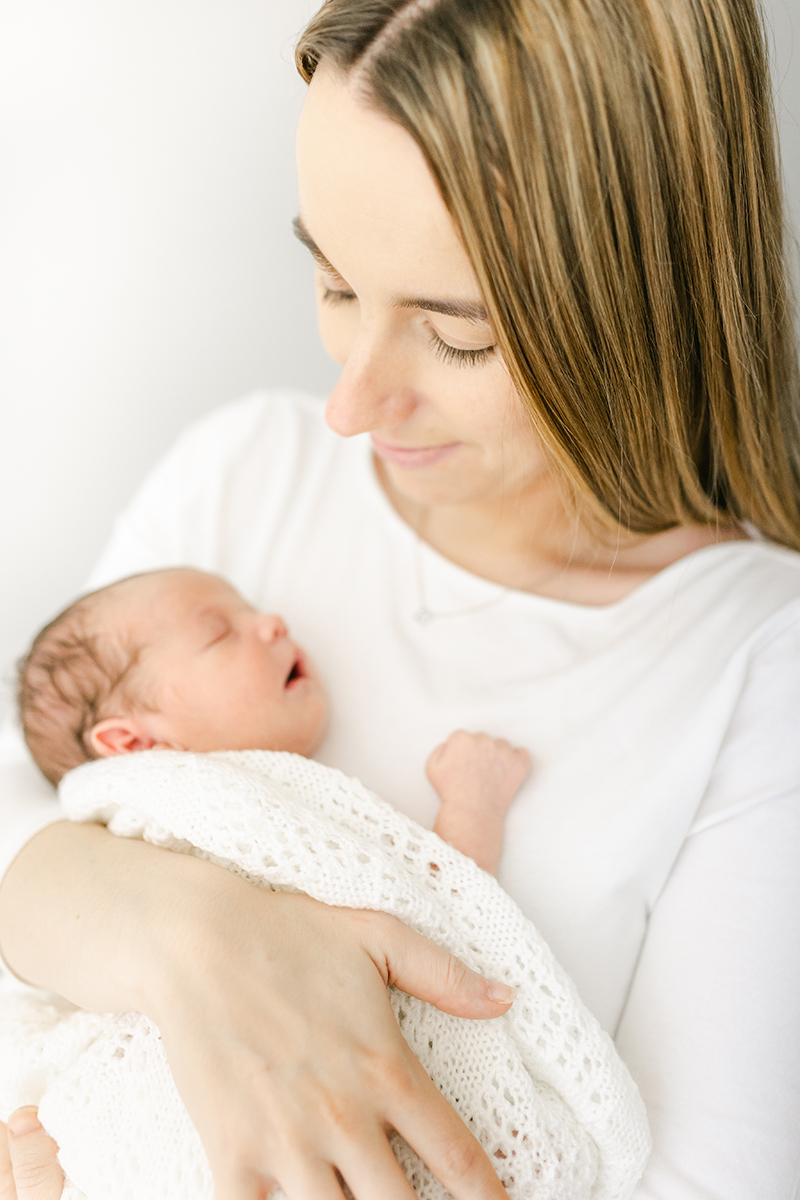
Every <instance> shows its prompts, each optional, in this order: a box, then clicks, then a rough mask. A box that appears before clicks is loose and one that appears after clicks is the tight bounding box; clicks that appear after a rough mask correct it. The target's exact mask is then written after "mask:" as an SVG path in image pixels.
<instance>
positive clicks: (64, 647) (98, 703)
mask: <svg viewBox="0 0 800 1200" xmlns="http://www.w3.org/2000/svg"><path fill="white" fill-rule="evenodd" d="M130 578H138V576H131V577H130ZM127 582H128V580H127V579H123V580H120V581H119V582H118V583H113V584H110V585H109V586H108V587H104V588H100V589H99V590H98V591H96V592H91V593H90V594H89V595H88V596H82V597H81V598H80V599H79V600H76V601H75V603H74V604H71V605H70V606H69V608H66V609H65V610H64V611H63V612H62V613H59V615H58V616H57V617H55V618H54V619H53V620H52V621H50V623H49V624H48V625H45V627H44V629H42V630H41V631H40V632H39V633H38V634H37V635H36V637H35V639H34V641H33V644H32V646H31V648H30V650H29V651H28V653H27V655H26V656H25V657H24V658H23V659H22V660H21V662H20V663H19V666H18V693H17V694H18V700H19V716H20V722H21V724H22V731H23V733H24V735H25V741H26V742H27V744H28V748H29V749H30V752H31V754H32V755H33V758H34V760H35V762H36V763H37V765H38V767H39V769H40V770H41V772H42V774H43V775H45V776H46V777H47V778H48V779H49V780H50V782H51V783H53V784H57V783H58V782H59V780H60V779H61V777H62V775H65V774H66V772H67V771H69V770H71V769H72V768H73V767H77V766H80V764H81V763H84V762H89V761H91V760H92V759H94V758H97V757H98V755H97V753H96V752H95V750H94V749H93V747H92V745H91V743H90V742H89V739H88V734H89V733H90V732H91V730H92V729H93V727H94V726H95V725H96V724H97V722H98V721H102V720H103V719H104V718H106V717H111V716H116V715H117V712H118V711H119V710H120V709H121V710H122V711H127V710H129V709H130V708H131V707H132V705H134V704H135V705H136V706H138V707H140V708H141V707H142V698H141V696H139V695H136V696H134V692H133V680H132V676H133V674H134V672H135V667H136V665H137V663H138V661H139V657H140V655H141V652H142V649H143V647H142V646H136V645H133V644H132V643H131V641H130V640H126V638H125V635H124V634H122V633H119V632H116V631H115V632H114V633H113V634H110V633H108V632H105V631H103V632H101V631H100V630H99V629H98V628H97V620H96V618H97V615H98V610H99V609H100V608H101V607H102V606H103V604H104V603H105V601H107V600H108V599H110V598H111V597H112V595H113V593H114V592H116V591H117V590H118V589H120V588H122V587H123V586H124V585H125V584H126V583H127Z"/></svg>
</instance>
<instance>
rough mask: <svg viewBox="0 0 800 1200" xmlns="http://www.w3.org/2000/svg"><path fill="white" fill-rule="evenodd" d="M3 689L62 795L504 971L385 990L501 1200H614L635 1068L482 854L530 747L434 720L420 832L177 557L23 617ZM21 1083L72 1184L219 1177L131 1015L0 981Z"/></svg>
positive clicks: (229, 609)
mask: <svg viewBox="0 0 800 1200" xmlns="http://www.w3.org/2000/svg"><path fill="white" fill-rule="evenodd" d="M20 702H21V705H20V706H21V716H22V721H23V725H24V729H25V735H26V739H27V741H28V745H29V746H30V748H31V750H32V752H33V754H34V757H35V758H36V761H37V762H38V763H39V766H40V767H41V769H42V770H43V771H44V773H45V775H47V777H48V779H50V780H51V781H52V782H54V783H56V782H59V780H60V783H59V795H60V798H61V801H62V805H63V807H64V810H65V812H66V814H67V816H69V817H70V818H71V819H73V820H80V821H101V822H104V823H105V824H107V826H108V828H109V829H110V830H111V831H112V832H113V833H115V834H118V835H120V836H127V837H139V838H144V839H145V840H148V841H151V842H154V843H156V844H157V845H160V846H165V847H168V848H169V849H171V850H173V851H175V852H179V853H184V854H197V855H200V856H201V857H204V858H208V859H211V860H212V861H213V862H215V863H217V864H219V865H220V866H221V867H224V868H227V869H229V870H232V871H236V872H238V873H239V874H241V875H243V876H244V877H245V878H246V879H248V880H249V881H250V882H251V883H252V884H253V885H254V886H256V887H264V888H268V889H270V890H272V891H290V892H303V893H306V894H307V895H309V896H311V897H312V898H313V899H315V900H318V901H321V902H322V903H324V904H328V905H333V906H339V907H345V908H351V909H373V910H379V911H383V912H386V913H389V914H391V915H393V916H395V917H397V918H399V919H400V920H401V921H403V922H404V923H405V924H406V925H408V926H409V927H410V928H412V929H414V930H416V931H417V932H418V933H420V934H423V935H424V936H426V937H428V938H431V939H432V940H433V941H435V942H436V943H437V944H439V945H440V946H443V947H445V948H447V949H448V950H449V951H451V952H452V953H453V954H455V955H457V956H458V957H459V958H461V959H462V961H464V962H465V963H466V964H467V965H468V966H470V967H471V968H472V969H473V970H475V971H478V972H479V973H481V974H482V975H484V976H485V977H487V978H490V979H494V980H498V981H501V982H503V983H505V984H507V985H510V986H512V987H514V988H516V989H517V992H518V994H517V998H516V1000H515V1002H514V1004H513V1005H512V1006H511V1008H510V1010H508V1011H507V1012H506V1013H505V1014H504V1015H503V1016H500V1017H498V1018H495V1019H493V1020H483V1021H464V1020H460V1019H459V1018H457V1017H454V1016H452V1015H450V1014H447V1013H443V1012H441V1011H439V1010H438V1009H436V1008H434V1007H433V1006H432V1005H430V1004H427V1003H425V1002H424V1001H421V1000H418V999H416V998H415V997H413V996H409V995H406V994H405V993H403V992H401V991H399V990H397V989H396V988H390V989H389V993H388V995H389V1001H390V1003H391V1005H392V1008H393V1010H394V1013H395V1016H396V1018H397V1022H398V1025H399V1027H400V1030H401V1032H402V1034H403V1036H404V1037H405V1039H406V1041H407V1042H408V1044H409V1046H410V1048H411V1050H412V1051H413V1053H414V1054H415V1055H416V1057H417V1058H418V1059H419V1061H420V1063H421V1065H422V1066H423V1068H424V1069H425V1070H426V1071H427V1072H428V1074H429V1075H430V1077H431V1078H432V1079H433V1080H434V1082H435V1083H436V1085H437V1087H438V1088H439V1089H440V1091H441V1092H442V1094H443V1095H444V1096H445V1098H446V1099H447V1101H448V1102H449V1103H450V1104H451V1105H452V1106H453V1108H454V1109H455V1110H456V1111H457V1112H458V1113H459V1115H460V1116H461V1118H462V1119H463V1120H464V1121H465V1122H466V1123H467V1124H468V1125H469V1127H470V1129H471V1130H472V1131H473V1132H474V1134H475V1136H476V1137H477V1138H478V1140H479V1141H480V1142H481V1144H482V1145H483V1147H484V1149H485V1150H486V1152H487V1154H488V1155H489V1156H490V1159H491V1161H492V1162H493V1163H494V1164H496V1167H497V1171H498V1174H499V1176H500V1178H501V1181H502V1182H503V1184H504V1185H505V1187H506V1188H507V1190H508V1192H509V1196H510V1200H628V1198H629V1197H630V1196H631V1193H632V1191H633V1189H634V1187H635V1184H636V1181H637V1180H638V1178H639V1176H640V1175H641V1172H642V1169H643V1166H644V1162H645V1160H646V1157H647V1153H648V1147H649V1138H648V1130H647V1123H646V1118H645V1114H644V1107H643V1105H642V1102H641V1099H640V1097H639V1095H638V1092H637V1090H636V1087H635V1085H634V1083H633V1081H632V1079H631V1078H630V1075H629V1074H628V1072H627V1070H626V1068H625V1066H624V1064H623V1063H622V1061H621V1060H620V1058H619V1056H618V1055H617V1053H616V1051H615V1049H614V1046H613V1043H612V1042H611V1039H610V1038H609V1037H608V1035H607V1034H605V1033H604V1032H603V1031H602V1030H601V1029H600V1027H599V1025H598V1023H597V1021H596V1020H595V1018H594V1017H593V1016H592V1014H591V1013H589V1012H588V1010H587V1009H586V1008H585V1006H584V1005H583V1004H582V1002H581V1000H580V997H579V996H578V994H577V992H576V990H575V987H574V985H573V984H572V982H571V980H570V979H569V978H568V977H567V976H566V975H565V973H564V971H563V970H562V969H561V967H560V966H559V964H558V963H557V962H556V960H555V959H554V957H553V955H552V953H551V951H550V950H549V948H548V946H547V945H546V943H545V942H544V941H543V940H542V938H541V937H540V935H539V934H538V933H537V931H536V929H535V928H534V927H533V925H532V924H531V922H530V921H528V920H527V919H526V918H525V917H524V915H523V914H522V913H521V912H520V910H519V909H518V908H517V906H516V905H515V904H514V902H513V901H512V900H511V898H510V897H509V896H507V895H506V894H505V892H503V890H502V889H501V888H500V887H499V885H498V884H497V881H496V880H495V879H494V878H492V876H491V874H488V873H487V872H494V871H495V870H496V868H497V864H498V860H499V856H500V848H501V840H502V826H503V817H504V814H505V812H506V811H507V809H508V807H509V805H510V803H511V801H512V799H513V797H514V795H515V793H516V791H517V789H518V788H519V786H520V784H521V783H522V781H523V779H524V778H525V776H526V774H527V772H528V766H529V760H528V754H527V752H526V751H524V750H516V749H513V748H512V747H511V746H509V745H508V743H506V742H504V741H502V740H498V739H494V738H490V737H488V736H487V735H485V734H467V733H461V732H459V733H455V734H453V735H451V737H450V738H449V739H448V740H447V742H445V743H444V745H443V746H440V747H438V748H437V749H436V750H434V752H433V754H432V755H431V756H430V758H429V760H428V765H427V770H428V777H429V779H430V780H431V782H432V784H433V786H434V787H435V788H436V790H437V792H438V794H439V797H440V799H441V808H440V810H439V815H438V818H437V822H436V832H430V831H429V830H425V829H422V828H421V827H420V826H419V825H417V824H416V823H415V822H413V821H411V820H410V819H409V818H407V817H405V816H404V815H403V814H402V813H400V812H398V811H397V810H396V809H394V808H393V807H392V806H391V805H389V804H387V803H386V802H385V801H382V800H381V799H380V798H379V797H377V796H374V795H373V794H372V793H370V792H368V791H367V789H366V788H365V787H363V785H362V784H361V783H359V781H358V780H356V779H350V778H348V777H347V776H345V775H343V774H342V772H340V771H336V770H335V769H333V768H331V767H327V766H323V765H322V764H320V763H317V762H314V761H313V760H312V759H311V757H310V756H311V755H312V754H313V753H314V751H315V749H316V747H317V746H318V745H319V742H320V740H321V738H322V736H323V733H324V730H325V725H326V720H327V704H326V700H325V694H324V690H323V688H322V685H321V683H320V680H319V678H318V676H317V674H316V672H315V670H314V667H313V666H312V664H311V662H310V661H309V659H308V658H307V657H306V655H305V654H304V652H303V651H302V650H300V649H299V647H298V646H296V645H295V644H294V643H293V642H292V641H291V640H290V639H289V636H288V632H287V629H286V626H285V625H284V624H283V621H282V620H281V619H280V617H276V616H266V615H264V614H261V613H258V612H256V611H255V610H254V609H253V608H252V607H251V606H250V605H249V604H247V603H246V602H245V601H244V600H243V599H242V598H241V597H240V596H239V595H238V594H237V593H236V592H235V591H234V590H233V588H231V587H230V586H229V585H228V584H227V583H225V582H224V581H223V580H222V579H219V578H217V577H215V576H213V575H208V574H205V573H203V572H201V571H195V570H188V569H184V568H181V569H173V570H167V571H156V572H152V573H151V574H146V575H140V576H135V577H132V578H130V579H127V580H123V581H122V582H120V583H117V584H114V585H112V586H111V587H108V588H104V589H102V590H101V591H99V592H95V593H94V594H92V595H90V596H87V597H85V598H84V599H82V600H79V601H78V602H77V603H76V604H74V605H73V606H72V607H71V608H70V609H68V610H67V611H66V612H65V613H64V614H62V616H61V617H59V618H57V619H56V620H55V621H54V622H52V623H51V624H50V625H49V626H48V627H47V628H46V629H44V630H43V631H42V633H41V634H40V635H39V636H38V637H37V639H36V641H35V643H34V645H33V647H32V649H31V652H30V654H29V655H28V657H27V659H26V661H25V663H24V664H23V666H22V669H21V675H20ZM93 759H94V760H97V761H91V760H93ZM72 768H76V769H72ZM62 776H63V778H62ZM437 833H438V834H440V835H441V837H439V836H437ZM442 839H444V841H443V840H442ZM445 842H450V843H451V845H447V844H445ZM454 847H455V848H454ZM476 864H479V865H480V867H483V868H484V869H483V870H480V869H479V866H478V865H476ZM23 1104H38V1105H39V1115H40V1119H41V1122H42V1124H43V1126H44V1128H45V1129H46V1130H47V1131H48V1132H49V1133H50V1134H51V1135H52V1136H53V1137H54V1138H55V1141H56V1143H57V1144H58V1145H59V1147H60V1159H61V1164H62V1166H63V1168H64V1171H65V1173H66V1176H67V1179H68V1186H67V1189H66V1190H65V1193H64V1194H65V1197H67V1196H68V1197H69V1200H212V1195H213V1181H212V1178H211V1173H210V1170H209V1168H208V1163H207V1160H206V1157H205V1153H204V1150H203V1147H202V1145H201V1143H200V1139H199V1137H198V1135H197V1131H196V1130H195V1128H194V1126H193V1125H192V1123H191V1121H190V1119H189V1116H188V1113H187V1112H186V1109H185V1107H184V1105H183V1103H182V1101H181V1099H180V1097H179V1095H178V1093H177V1091H176V1089H175V1084H174V1081H173V1079H172V1074H171V1071H170V1069H169V1064H168V1062H167V1058H166V1055H165V1053H164V1049H163V1045H162V1042H161V1036H160V1033H159V1030H158V1028H157V1027H156V1026H155V1025H154V1024H153V1022H152V1021H150V1020H149V1019H148V1018H147V1017H146V1016H144V1015H143V1014H141V1013H116V1014H115V1013H91V1012H82V1011H80V1010H78V1009H75V1008H74V1006H72V1005H70V1004H68V1003H67V1002H66V1001H63V1000H61V999H60V998H59V997H54V996H49V995H46V994H43V993H35V992H32V991H30V992H25V993H23V994H21V995H16V996H14V995H11V996H7V997H0V1120H3V1119H6V1118H7V1116H8V1114H9V1113H11V1112H12V1111H13V1110H14V1109H16V1108H17V1107H19V1106H21V1105H23ZM390 1140H391V1144H392V1148H393V1150H394V1153H395V1154H396V1156H397V1159H398V1161H399V1163H400V1165H401V1167H402V1168H403V1170H404V1171H405V1172H406V1175H407V1177H408V1179H409V1181H410V1182H411V1184H412V1186H413V1188H414V1191H415V1193H416V1194H417V1196H418V1198H419V1200H449V1198H448V1193H447V1192H446V1191H445V1189H444V1188H443V1186H442V1185H441V1183H440V1182H439V1181H438V1180H437V1179H436V1178H435V1177H434V1176H433V1174H432V1173H431V1172H430V1170H429V1169H428V1167H427V1166H426V1164H425V1163H424V1162H423V1161H422V1160H421V1159H420V1158H419V1157H418V1156H417V1154H416V1152H415V1151H414V1149H413V1148H412V1147H411V1146H410V1145H409V1144H408V1143H406V1142H405V1141H404V1140H403V1138H402V1137H401V1136H400V1135H399V1133H397V1132H396V1131H395V1132H390ZM273 1194H274V1193H273ZM347 1194H348V1195H349V1194H350V1193H347Z"/></svg>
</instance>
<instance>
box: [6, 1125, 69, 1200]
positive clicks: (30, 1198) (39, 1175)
mask: <svg viewBox="0 0 800 1200" xmlns="http://www.w3.org/2000/svg"><path fill="white" fill-rule="evenodd" d="M8 1151H9V1157H10V1159H11V1167H12V1170H13V1172H14V1186H15V1188H16V1200H60V1197H61V1193H62V1191H63V1190H64V1172H63V1171H62V1170H61V1167H60V1165H59V1162H58V1158H57V1154H58V1148H57V1146H56V1144H55V1142H54V1141H53V1139H52V1138H51V1137H50V1136H49V1135H48V1134H47V1133H45V1131H44V1129H43V1128H42V1126H41V1124H40V1122H39V1117H38V1114H37V1111H36V1109H35V1108H33V1107H26V1108H18V1109H17V1111H16V1112H15V1113H12V1114H11V1116H10V1117H9V1118H8ZM13 1195H14V1193H13V1192H12V1196H13Z"/></svg>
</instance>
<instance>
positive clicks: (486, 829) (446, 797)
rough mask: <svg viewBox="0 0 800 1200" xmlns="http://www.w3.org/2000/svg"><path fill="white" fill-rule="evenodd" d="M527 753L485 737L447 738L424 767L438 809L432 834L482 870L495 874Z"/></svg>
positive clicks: (527, 767)
mask: <svg viewBox="0 0 800 1200" xmlns="http://www.w3.org/2000/svg"><path fill="white" fill-rule="evenodd" d="M530 764H531V759H530V755H529V754H528V751H527V750H523V749H521V748H518V747H514V746H512V745H510V744H509V743H508V742H506V741H504V740H503V738H493V737H489V735H488V733H465V732H464V730H463V729H459V730H457V732H456V733H451V734H450V737H449V738H448V739H447V741H446V742H443V743H442V745H441V746H437V747H436V749H435V750H434V751H433V753H432V754H431V756H430V758H429V759H428V762H427V765H426V768H425V769H426V771H427V775H428V779H429V780H430V781H431V783H432V784H433V786H434V787H435V788H436V791H437V793H438V795H439V799H440V800H441V802H442V806H441V808H440V809H439V815H438V817H437V818H436V824H435V825H434V827H433V829H434V833H438V835H439V837H440V838H443V839H444V841H446V842H449V843H450V845H451V846H455V848H456V850H460V851H461V853H462V854H468V855H469V857H470V858H474V860H475V862H476V863H477V864H478V866H479V867H481V868H482V869H483V870H484V871H488V872H489V873H490V874H492V875H496V874H497V868H498V867H499V865H500V851H501V850H502V847H503V818H504V817H505V815H506V813H507V812H508V810H509V808H510V807H511V801H512V800H513V799H514V797H515V796H516V794H517V792H518V791H519V789H520V787H521V786H522V784H523V783H524V781H525V779H526V778H527V775H528V771H529V770H530Z"/></svg>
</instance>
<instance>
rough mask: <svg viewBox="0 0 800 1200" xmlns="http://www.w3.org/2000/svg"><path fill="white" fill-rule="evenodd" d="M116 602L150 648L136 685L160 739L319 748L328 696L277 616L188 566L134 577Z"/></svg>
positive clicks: (209, 745)
mask: <svg viewBox="0 0 800 1200" xmlns="http://www.w3.org/2000/svg"><path fill="white" fill-rule="evenodd" d="M115 603H116V604H120V605H122V612H121V613H120V614H119V618H120V620H121V621H122V622H123V623H124V624H125V626H126V628H127V629H129V630H130V632H131V635H132V637H133V639H134V641H135V642H136V643H137V644H139V645H143V646H144V647H145V648H144V650H143V651H142V654H141V657H140V659H139V663H138V666H137V668H136V685H137V688H138V687H139V686H141V689H142V692H143V694H145V695H146V696H147V699H148V701H149V702H150V703H151V705H152V707H153V708H154V709H155V710H156V711H155V712H153V713H150V714H147V720H148V721H149V722H150V723H151V728H152V736H153V737H154V739H155V741H156V743H157V744H162V745H163V744H166V745H171V746H174V747H175V748H178V749H184V750H196V751H201V752H202V751H207V750H290V751H292V752H294V753H296V754H305V755H309V754H313V752H314V750H316V748H317V746H318V745H319V743H320V741H321V740H322V737H323V735H324V732H325V727H326V724H327V716H328V705H327V700H326V698H325V693H324V691H323V688H322V684H321V683H320V681H319V678H318V676H317V673H316V671H315V669H314V667H313V666H312V664H311V663H310V661H309V660H308V658H307V657H306V655H305V654H304V653H303V652H302V650H300V648H299V647H298V646H297V645H295V643H294V642H292V641H290V640H289V635H288V630H287V628H286V626H285V625H284V623H283V621H282V620H281V618H280V617H276V616H269V615H266V614H264V613H259V612H256V610H255V609H254V608H252V607H251V606H250V605H249V604H248V603H247V602H246V601H245V600H243V599H242V597H241V596H240V595H239V594H238V592H236V591H235V590H234V589H233V588H232V587H231V586H230V585H229V584H227V583H225V582H224V580H222V579H219V578H217V577H216V576H214V575H207V574H205V573H204V572H202V571H193V570H184V569H181V570H172V571H160V572H157V573H155V574H153V575H148V576H144V577H142V578H140V579H136V580H131V581H130V582H129V583H128V584H127V585H125V587H123V588H122V589H121V592H120V596H119V598H118V599H117V600H116V601H115ZM112 611H113V609H112ZM123 614H124V615H123Z"/></svg>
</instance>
